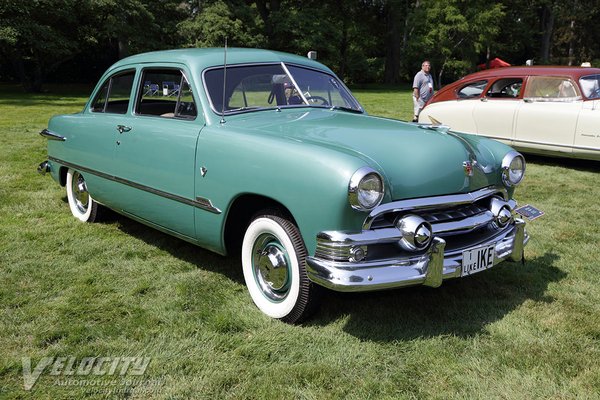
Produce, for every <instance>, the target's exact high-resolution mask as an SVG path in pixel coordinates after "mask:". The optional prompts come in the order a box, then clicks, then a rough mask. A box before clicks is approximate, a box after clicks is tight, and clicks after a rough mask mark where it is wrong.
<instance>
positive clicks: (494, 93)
mask: <svg viewBox="0 0 600 400" xmlns="http://www.w3.org/2000/svg"><path fill="white" fill-rule="evenodd" d="M522 86H523V77H502V78H499V79H496V80H495V81H493V82H492V83H491V84H490V85H489V87H488V89H487V91H486V92H485V94H484V96H482V97H481V98H480V99H479V101H478V102H477V103H476V104H475V106H474V107H473V119H474V121H475V125H476V127H477V133H478V134H479V135H483V136H487V137H490V138H493V139H498V140H500V141H502V142H504V143H506V144H512V139H513V134H514V129H513V124H514V121H515V115H516V113H517V110H518V109H519V107H520V106H521V104H522V100H521V88H522Z"/></svg>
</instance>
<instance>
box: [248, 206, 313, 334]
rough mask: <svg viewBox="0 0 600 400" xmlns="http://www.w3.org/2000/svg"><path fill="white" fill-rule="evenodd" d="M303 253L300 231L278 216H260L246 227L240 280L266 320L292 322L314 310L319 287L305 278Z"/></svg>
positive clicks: (304, 248) (304, 253)
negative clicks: (266, 317)
mask: <svg viewBox="0 0 600 400" xmlns="http://www.w3.org/2000/svg"><path fill="white" fill-rule="evenodd" d="M306 254H307V252H306V247H305V246H304V242H303V241H302V237H301V236H300V231H299V230H298V228H297V227H296V225H294V224H293V223H292V222H290V221H289V220H288V219H286V218H284V217H282V216H279V215H275V214H273V213H268V212H266V213H262V214H261V215H258V216H256V217H255V218H254V219H253V220H252V222H251V223H250V225H249V226H248V229H247V230H246V234H245V235H244V242H243V244H242V269H243V272H244V279H245V281H246V286H247V287H248V291H249V292H250V296H251V297H252V300H253V301H254V303H255V304H256V306H257V307H258V308H259V309H260V310H261V311H262V312H263V313H265V314H266V315H268V316H269V317H272V318H277V319H280V320H282V321H284V322H288V323H296V322H300V321H301V320H302V319H304V318H306V317H307V316H308V315H309V314H310V313H311V312H312V311H313V310H314V308H315V306H316V304H317V302H318V293H317V290H318V289H319V288H318V287H317V286H316V285H315V284H314V283H312V282H311V281H310V280H309V279H308V276H307V275H306V268H305V265H304V262H305V259H306Z"/></svg>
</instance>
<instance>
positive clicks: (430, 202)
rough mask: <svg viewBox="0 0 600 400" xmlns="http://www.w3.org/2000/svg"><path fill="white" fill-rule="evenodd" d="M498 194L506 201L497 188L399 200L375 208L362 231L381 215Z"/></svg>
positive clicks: (506, 195)
mask: <svg viewBox="0 0 600 400" xmlns="http://www.w3.org/2000/svg"><path fill="white" fill-rule="evenodd" d="M498 193H500V194H501V195H502V197H503V198H504V200H508V193H507V191H506V189H500V188H497V187H487V188H483V189H480V190H477V191H475V192H471V193H462V194H451V195H448V196H435V197H422V198H417V199H408V200H399V201H393V202H391V203H385V204H381V205H379V206H378V207H376V208H375V209H374V210H373V211H371V213H370V214H369V215H368V216H367V218H366V219H365V222H364V224H363V229H365V230H368V229H371V224H372V223H373V221H374V220H375V218H377V217H378V216H379V215H381V214H385V213H390V212H392V213H394V212H400V211H407V210H419V209H428V208H431V209H435V208H436V207H439V206H448V207H452V206H457V205H460V204H470V203H474V202H476V201H477V200H480V199H483V198H485V197H488V196H491V195H494V194H498Z"/></svg>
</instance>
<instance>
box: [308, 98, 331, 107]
mask: <svg viewBox="0 0 600 400" xmlns="http://www.w3.org/2000/svg"><path fill="white" fill-rule="evenodd" d="M306 100H307V101H311V100H319V101H321V104H319V105H320V106H328V105H329V102H328V101H327V99H326V98H325V97H321V96H308V97H306Z"/></svg>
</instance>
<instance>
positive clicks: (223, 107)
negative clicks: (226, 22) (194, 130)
mask: <svg viewBox="0 0 600 400" xmlns="http://www.w3.org/2000/svg"><path fill="white" fill-rule="evenodd" d="M226 84H227V36H225V50H224V51H223V106H222V107H221V123H222V124H224V123H225V86H226Z"/></svg>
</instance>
